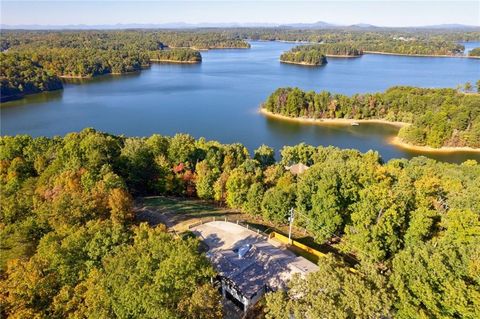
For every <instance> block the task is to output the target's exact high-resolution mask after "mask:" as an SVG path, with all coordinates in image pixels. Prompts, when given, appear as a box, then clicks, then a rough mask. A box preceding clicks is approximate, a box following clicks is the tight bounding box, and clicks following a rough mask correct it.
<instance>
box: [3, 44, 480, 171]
mask: <svg viewBox="0 0 480 319" xmlns="http://www.w3.org/2000/svg"><path fill="white" fill-rule="evenodd" d="M251 44H252V48H251V49H249V50H245V49H243V50H242V49H239V50H212V51H208V52H202V55H203V62H202V63H201V64H198V65H178V64H154V65H152V67H151V68H149V69H147V70H144V71H142V72H140V73H137V74H130V75H124V76H105V77H101V78H96V79H94V80H88V81H83V83H73V82H72V83H69V84H66V85H65V89H64V90H63V91H61V92H50V93H42V94H38V95H33V96H29V97H27V98H24V99H22V100H18V101H13V102H7V103H3V104H2V108H1V110H0V112H1V133H2V134H3V135H13V134H30V135H33V136H42V135H45V136H53V135H64V134H65V133H68V132H72V131H79V130H82V129H83V128H85V127H94V128H96V129H98V130H101V131H106V132H110V133H115V134H125V135H128V136H147V135H151V134H153V133H159V134H164V135H173V134H175V133H178V132H185V133H189V134H191V135H193V136H195V137H201V136H203V137H206V138H207V139H214V140H219V141H221V142H224V143H232V142H241V143H243V144H244V145H246V146H247V147H248V148H249V149H250V150H251V151H252V150H254V149H255V148H257V147H258V146H260V145H261V144H267V145H270V146H272V147H274V148H275V149H276V150H279V149H280V148H281V147H282V146H283V145H294V144H298V143H300V142H306V143H309V144H312V145H334V146H338V147H341V148H356V149H359V150H361V151H367V150H369V149H373V150H377V151H378V152H379V153H380V154H381V155H382V157H383V158H384V159H385V160H389V159H391V158H399V157H406V158H411V157H413V156H417V155H426V156H429V157H432V158H435V159H439V160H444V161H449V162H461V161H464V160H466V159H469V158H472V159H476V160H479V161H480V154H478V153H476V154H475V153H468V152H458V153H457V152H455V153H450V154H437V153H435V154H433V153H421V152H412V151H406V150H403V149H400V148H397V147H394V146H392V145H390V144H388V142H387V139H388V137H391V136H393V135H395V134H396V132H397V129H396V128H394V127H392V126H388V125H381V124H361V125H360V126H356V127H352V126H320V125H304V124H299V123H293V122H287V121H281V120H274V119H268V118H266V117H264V116H262V115H260V114H258V112H257V110H258V108H259V105H260V103H261V102H262V101H264V100H265V99H266V98H267V97H268V95H269V94H270V93H271V92H273V91H274V90H275V89H276V88H278V87H283V86H298V87H300V88H302V89H305V90H316V91H320V90H329V91H332V92H338V93H344V94H353V93H357V92H359V93H362V92H375V91H383V90H385V89H386V88H388V87H390V86H393V85H414V86H422V87H455V86H456V85H457V84H460V83H465V82H467V81H470V82H472V83H475V81H477V80H478V79H479V78H480V60H474V59H462V58H424V57H402V56H386V55H365V56H363V57H361V58H354V59H334V58H329V59H328V64H327V65H326V66H323V67H303V66H296V65H289V64H281V63H279V61H278V58H279V55H280V54H281V52H283V51H285V50H288V49H290V48H291V47H293V46H294V45H295V44H292V43H280V42H252V43H251ZM469 45H472V46H475V44H472V43H470V44H469ZM477 46H480V43H477Z"/></svg>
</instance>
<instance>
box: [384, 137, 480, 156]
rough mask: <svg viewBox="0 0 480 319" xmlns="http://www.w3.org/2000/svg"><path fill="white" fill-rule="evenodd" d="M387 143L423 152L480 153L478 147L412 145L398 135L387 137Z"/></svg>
mask: <svg viewBox="0 0 480 319" xmlns="http://www.w3.org/2000/svg"><path fill="white" fill-rule="evenodd" d="M388 143H389V144H391V145H395V146H397V147H400V148H403V149H406V150H409V151H419V152H424V153H455V152H468V153H480V148H473V147H470V146H442V147H439V148H434V147H431V146H421V145H412V144H409V143H406V142H404V141H402V139H401V138H400V137H398V136H393V137H390V138H389V139H388Z"/></svg>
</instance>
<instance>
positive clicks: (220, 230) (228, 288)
mask: <svg viewBox="0 0 480 319" xmlns="http://www.w3.org/2000/svg"><path fill="white" fill-rule="evenodd" d="M191 230H192V231H193V232H194V233H195V234H196V235H197V236H198V237H200V238H201V239H202V241H203V242H204V243H205V244H206V245H207V246H208V252H207V257H208V258H209V260H210V261H211V262H212V264H213V266H214V268H215V269H216V270H217V273H218V277H217V280H218V281H219V283H220V284H221V290H222V295H223V296H224V297H226V298H229V299H231V300H232V301H234V302H235V303H236V304H238V305H240V306H241V307H242V308H243V310H244V311H247V310H248V309H249V308H250V307H251V306H253V305H255V303H256V302H257V301H258V300H259V299H260V298H261V297H262V296H263V295H264V294H265V293H266V292H268V291H275V290H278V289H285V288H286V284H287V282H288V280H289V279H290V278H292V276H293V275H294V274H297V273H298V274H300V275H301V276H304V275H306V274H307V273H309V272H311V271H315V270H317V269H318V266H317V265H315V264H313V263H312V262H310V261H308V260H307V259H305V258H303V257H298V256H296V255H295V254H294V253H293V252H291V251H289V250H287V249H285V248H283V247H282V246H281V245H279V244H278V243H276V242H273V241H271V240H269V239H268V238H266V237H265V236H263V235H260V234H258V233H257V232H255V231H252V230H249V229H247V228H245V227H243V226H241V225H238V224H235V223H230V222H225V221H213V222H208V223H204V224H201V225H197V226H195V227H193V228H191Z"/></svg>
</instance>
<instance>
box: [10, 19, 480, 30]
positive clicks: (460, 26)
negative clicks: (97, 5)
mask: <svg viewBox="0 0 480 319" xmlns="http://www.w3.org/2000/svg"><path fill="white" fill-rule="evenodd" d="M259 27H263V28H274V27H280V28H293V29H339V28H341V29H345V28H347V29H378V28H395V29H406V28H408V29H412V28H413V29H453V30H464V29H474V30H477V29H478V30H480V26H473V25H464V24H438V25H428V26H413V27H386V26H375V25H372V24H368V23H357V24H352V25H340V24H333V23H328V22H324V21H318V22H314V23H289V24H275V23H185V22H172V23H158V24H152V23H146V24H140V23H133V24H121V23H119V24H97V25H86V24H69V25H38V24H23V25H7V24H0V28H1V29H4V30H7V29H25V30H99V29H100V30H119V29H198V28H259Z"/></svg>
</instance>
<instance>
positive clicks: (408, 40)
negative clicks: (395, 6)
mask: <svg viewBox="0 0 480 319" xmlns="http://www.w3.org/2000/svg"><path fill="white" fill-rule="evenodd" d="M245 39H251V40H285V41H308V42H314V43H321V44H322V45H321V46H320V47H322V48H324V50H325V52H317V51H318V50H317V47H316V46H314V47H311V48H309V49H308V50H307V51H305V50H306V48H304V47H300V48H298V49H294V50H292V52H286V53H285V54H284V55H282V58H281V59H282V60H283V61H285V62H295V63H304V64H312V65H321V64H324V63H326V59H325V58H324V57H322V55H338V54H341V55H345V53H346V55H356V54H361V53H362V51H378V52H385V53H398V54H427V55H431V54H433V55H458V54H461V53H462V52H463V51H464V47H463V46H462V45H459V44H457V41H472V40H478V39H480V32H478V31H464V32H460V31H447V30H417V29H378V30H377V29H375V30H371V29H368V30H358V29H355V28H353V29H352V28H343V29H342V28H334V29H309V30H299V29H292V28H231V29H216V28H211V29H197V30H175V31H174V30H120V31H9V30H4V31H3V32H2V37H1V39H0V51H2V52H3V54H1V55H0V59H1V61H0V62H1V63H2V66H3V67H4V68H5V69H8V70H2V74H1V80H0V81H1V82H0V83H1V94H2V101H6V100H10V99H14V98H19V97H22V96H23V95H25V94H30V93H37V92H41V91H48V90H52V89H59V88H61V86H60V84H59V80H58V77H92V76H97V75H103V74H110V73H113V74H122V73H127V72H132V71H138V70H140V69H141V68H143V67H147V66H148V65H149V64H150V62H152V61H151V60H162V61H164V60H168V61H171V62H180V63H181V62H184V63H192V62H199V61H201V55H200V53H199V52H197V51H193V50H207V49H217V48H219V49H221V48H249V47H250V44H249V43H248V42H246V40H245ZM313 48H315V50H313ZM189 49H193V50H189ZM293 51H295V53H293ZM473 54H475V51H473V53H472V54H471V55H472V56H473Z"/></svg>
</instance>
